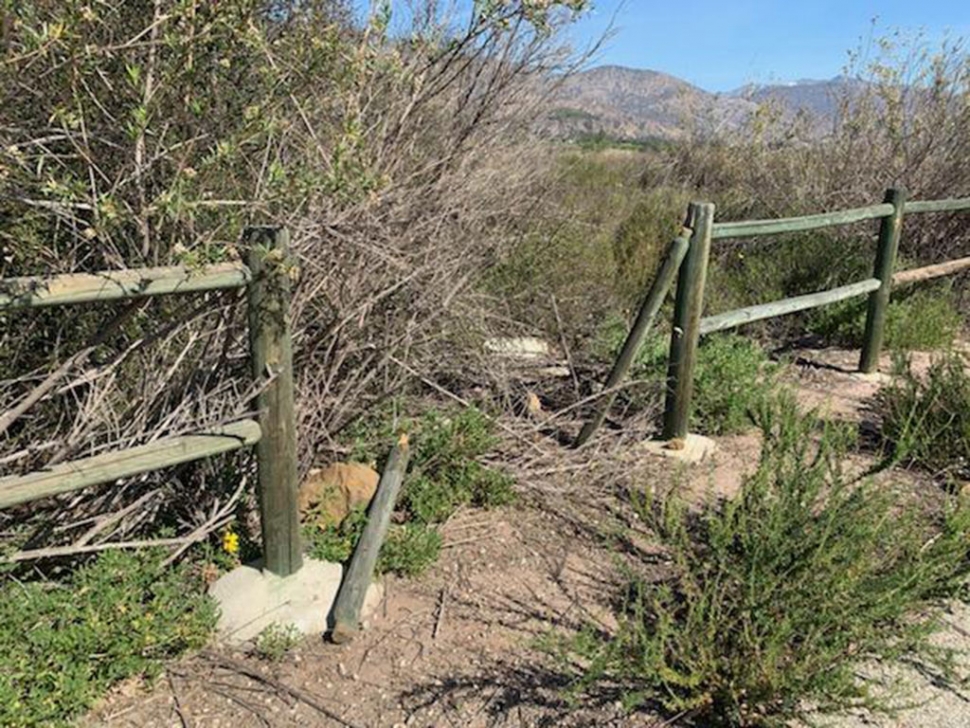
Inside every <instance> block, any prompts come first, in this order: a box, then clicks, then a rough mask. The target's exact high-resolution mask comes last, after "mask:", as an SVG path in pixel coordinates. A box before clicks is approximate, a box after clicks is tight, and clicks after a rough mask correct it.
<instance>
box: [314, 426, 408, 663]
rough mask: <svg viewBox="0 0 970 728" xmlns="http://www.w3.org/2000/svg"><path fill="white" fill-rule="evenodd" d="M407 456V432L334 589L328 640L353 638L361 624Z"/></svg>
mask: <svg viewBox="0 0 970 728" xmlns="http://www.w3.org/2000/svg"><path fill="white" fill-rule="evenodd" d="M409 458H410V450H409V449H408V438H407V435H401V438H400V440H398V443H397V445H395V447H394V449H393V450H391V456H390V458H388V460H387V465H386V466H385V467H384V473H383V474H382V475H381V482H380V483H378V484H377V492H376V493H375V494H374V500H373V501H372V502H371V504H370V508H368V509H367V525H366V526H364V532H363V533H362V534H361V535H360V540H359V541H358V542H357V546H356V547H355V548H354V555H353V556H351V557H350V564H349V565H348V566H347V571H346V573H345V574H344V578H343V581H342V582H341V583H340V591H338V592H337V599H336V601H335V602H334V606H333V629H332V630H331V632H330V639H332V640H333V641H334V642H336V643H337V644H343V643H344V642H349V641H350V640H352V639H353V638H354V635H355V634H356V633H357V631H358V629H359V627H360V610H361V608H362V607H363V605H364V598H365V597H366V596H367V588H368V587H369V586H370V582H371V578H372V576H373V574H374V567H375V566H376V565H377V557H378V556H379V555H380V552H381V546H382V545H383V544H384V538H385V536H387V529H388V528H389V527H390V525H391V514H392V513H393V512H394V504H395V503H397V494H398V493H399V492H400V491H401V483H402V482H403V481H404V473H405V472H406V471H407V469H408V459H409Z"/></svg>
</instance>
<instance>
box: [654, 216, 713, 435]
mask: <svg viewBox="0 0 970 728" xmlns="http://www.w3.org/2000/svg"><path fill="white" fill-rule="evenodd" d="M685 226H686V227H688V228H690V229H691V231H692V232H691V236H690V247H689V249H688V250H687V255H686V257H685V258H684V262H683V263H682V264H681V266H680V276H679V278H678V280H677V298H676V300H675V302H674V321H673V332H672V333H671V337H670V360H669V363H668V367H667V401H666V404H665V407H664V429H663V439H665V440H682V439H684V438H685V437H687V427H688V425H689V421H690V399H691V395H692V394H693V391H694V363H695V361H696V359H697V345H698V342H699V341H700V332H701V326H700V324H701V313H702V311H703V308H704V284H705V282H706V280H707V261H708V258H709V257H710V253H711V234H712V233H713V229H714V205H713V204H712V203H710V202H692V203H691V205H690V208H689V209H688V211H687V222H686V223H685Z"/></svg>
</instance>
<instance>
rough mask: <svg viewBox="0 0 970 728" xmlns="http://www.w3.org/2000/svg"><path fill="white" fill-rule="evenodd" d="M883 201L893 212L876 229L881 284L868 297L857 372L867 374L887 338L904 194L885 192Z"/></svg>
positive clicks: (876, 363)
mask: <svg viewBox="0 0 970 728" xmlns="http://www.w3.org/2000/svg"><path fill="white" fill-rule="evenodd" d="M884 202H888V203H889V204H891V205H892V206H893V208H894V210H893V214H892V215H890V216H889V217H884V218H883V219H882V224H881V225H880V226H879V248H878V250H877V251H876V266H875V273H874V274H873V277H874V278H878V279H879V281H880V283H881V285H880V286H879V288H877V289H876V290H875V291H873V292H872V293H870V294H869V310H868V313H867V314H866V333H865V336H864V338H863V343H862V357H861V358H860V360H859V370H860V371H862V372H864V373H866V374H872V373H873V372H875V371H876V370H877V369H878V367H879V354H880V353H882V344H883V340H884V339H885V335H886V310H887V309H888V308H889V294H890V293H891V292H892V286H893V271H894V270H895V268H896V255H897V253H898V252H899V238H900V236H901V234H902V230H903V210H904V208H905V206H906V191H905V190H902V189H891V190H887V191H886V197H885V200H884Z"/></svg>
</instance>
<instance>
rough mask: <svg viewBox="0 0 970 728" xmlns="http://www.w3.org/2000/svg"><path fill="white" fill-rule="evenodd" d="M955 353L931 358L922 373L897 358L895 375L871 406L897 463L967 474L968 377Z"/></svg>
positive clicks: (969, 455)
mask: <svg viewBox="0 0 970 728" xmlns="http://www.w3.org/2000/svg"><path fill="white" fill-rule="evenodd" d="M966 367H967V361H966V358H965V357H964V356H962V355H961V354H958V353H950V354H947V355H945V356H942V357H940V358H938V359H936V360H935V361H934V362H933V363H932V364H931V365H930V368H929V371H927V372H926V374H925V376H922V377H920V376H917V375H916V374H915V373H914V372H913V371H912V369H911V368H910V366H909V364H908V363H907V362H900V366H899V369H900V375H901V376H900V378H899V379H898V380H897V381H895V382H894V383H893V384H891V385H889V386H887V387H884V388H883V389H882V390H881V391H880V392H879V395H878V397H877V405H876V409H877V411H878V412H879V414H880V415H881V417H882V435H883V437H884V438H885V439H886V442H887V444H888V445H889V447H890V449H891V457H892V459H893V460H894V461H896V462H907V463H913V464H915V465H919V466H920V467H923V468H926V469H928V470H930V471H932V472H934V473H937V474H943V475H953V476H957V477H964V478H965V477H967V476H968V475H970V376H968V375H967V371H966Z"/></svg>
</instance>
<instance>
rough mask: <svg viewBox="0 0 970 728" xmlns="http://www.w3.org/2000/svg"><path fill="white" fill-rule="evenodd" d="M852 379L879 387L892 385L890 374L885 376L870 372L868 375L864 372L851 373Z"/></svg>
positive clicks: (880, 373)
mask: <svg viewBox="0 0 970 728" xmlns="http://www.w3.org/2000/svg"><path fill="white" fill-rule="evenodd" d="M852 378H853V379H857V380H859V381H860V382H869V383H870V384H878V385H880V386H881V385H884V384H892V382H893V376H892V374H886V373H884V372H871V373H868V374H867V373H865V372H853V374H852Z"/></svg>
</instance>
